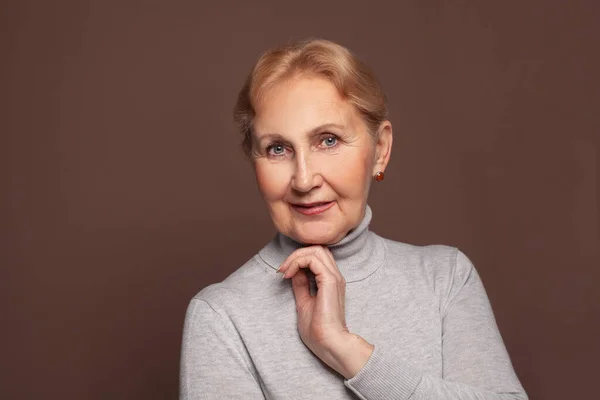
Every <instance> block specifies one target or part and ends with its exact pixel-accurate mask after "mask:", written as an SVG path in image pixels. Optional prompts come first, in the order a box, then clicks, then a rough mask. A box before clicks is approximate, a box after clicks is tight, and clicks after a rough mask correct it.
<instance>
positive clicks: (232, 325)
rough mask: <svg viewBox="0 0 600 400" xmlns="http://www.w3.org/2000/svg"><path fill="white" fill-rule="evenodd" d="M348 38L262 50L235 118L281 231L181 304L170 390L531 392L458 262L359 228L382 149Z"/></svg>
mask: <svg viewBox="0 0 600 400" xmlns="http://www.w3.org/2000/svg"><path fill="white" fill-rule="evenodd" d="M386 118H387V110H386V103H385V96H384V94H383V91H382V89H381V87H380V85H379V83H378V82H377V80H376V78H375V77H374V75H373V74H372V72H371V71H370V69H369V68H368V67H366V66H365V65H364V64H362V63H361V62H360V61H358V60H357V59H356V58H355V57H354V56H353V55H352V54H351V53H350V52H349V51H348V50H347V49H345V48H343V47H341V46H339V45H337V44H334V43H332V42H328V41H324V40H308V41H304V42H300V43H295V44H291V45H287V46H284V47H281V48H278V49H275V50H271V51H268V52H267V53H265V54H264V55H263V56H262V57H261V58H260V59H259V61H258V62H257V64H256V65H255V67H254V68H253V70H252V72H251V74H250V76H249V78H248V80H247V82H246V84H245V86H244V87H243V88H242V90H241V92H240V95H239V98H238V102H237V104H236V108H235V120H236V122H237V123H238V125H239V127H240V129H241V131H242V133H243V135H244V148H245V150H246V152H247V154H248V156H249V157H251V159H252V162H253V166H254V170H255V174H256V180H257V183H258V187H259V189H260V192H261V194H262V195H263V197H264V199H265V202H266V204H267V207H268V209H269V212H270V215H271V218H272V220H273V223H274V225H275V227H276V228H277V231H278V234H277V235H276V237H275V238H274V239H273V240H272V241H271V242H270V243H268V244H267V245H266V246H265V247H264V248H263V249H262V250H260V251H259V252H258V254H257V255H256V256H254V257H253V258H252V259H251V260H249V261H248V262H247V263H246V264H245V265H243V266H242V267H241V268H240V269H238V270H237V271H236V272H234V273H233V274H232V275H230V276H229V277H228V278H227V279H225V280H224V281H223V282H221V283H217V284H214V285H211V286H208V287H206V288H205V289H203V290H202V291H201V292H200V293H199V294H198V295H197V296H196V297H195V298H194V299H193V300H192V302H191V304H190V306H189V308H188V312H187V315H186V321H185V328H184V338H183V346H182V347H183V348H182V361H181V398H182V399H200V398H201V399H206V398H211V399H212V398H219V399H226V398H227V399H230V398H243V399H254V398H268V399H304V398H306V399H316V398H318V399H352V398H360V399H526V398H527V396H526V394H525V392H524V391H523V388H522V387H521V385H520V383H519V380H518V379H517V377H516V375H515V373H514V370H513V368H512V365H511V362H510V359H509V356H508V354H507V352H506V349H505V347H504V344H503V342H502V338H501V337H500V333H499V332H498V329H497V327H496V323H495V321H494V316H493V313H492V310H491V308H490V304H489V301H488V299H487V296H486V293H485V290H484V287H483V285H482V283H481V280H480V279H479V277H478V275H477V272H476V271H475V269H474V268H473V265H472V264H471V262H470V261H469V260H468V259H467V257H466V256H465V255H464V254H463V253H461V252H460V251H458V250H457V249H455V248H450V247H446V246H425V247H418V246H412V245H408V244H403V243H398V242H394V241H391V240H387V239H384V238H381V237H379V236H378V235H376V234H375V233H373V232H371V231H369V229H368V226H369V223H370V221H371V209H370V208H369V206H368V205H367V197H368V193H369V188H370V186H371V182H373V180H375V181H381V180H383V177H384V171H385V168H386V166H387V164H388V161H389V159H390V154H391V148H392V125H391V123H390V122H389V121H388V120H387V119H386Z"/></svg>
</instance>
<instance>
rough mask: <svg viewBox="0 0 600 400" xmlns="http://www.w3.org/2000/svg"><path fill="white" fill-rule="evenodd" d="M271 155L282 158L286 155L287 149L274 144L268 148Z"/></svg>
mask: <svg viewBox="0 0 600 400" xmlns="http://www.w3.org/2000/svg"><path fill="white" fill-rule="evenodd" d="M267 151H268V153H269V154H271V155H274V156H280V155H282V154H283V153H285V147H284V146H283V145H282V144H274V145H272V146H269V147H268V148H267Z"/></svg>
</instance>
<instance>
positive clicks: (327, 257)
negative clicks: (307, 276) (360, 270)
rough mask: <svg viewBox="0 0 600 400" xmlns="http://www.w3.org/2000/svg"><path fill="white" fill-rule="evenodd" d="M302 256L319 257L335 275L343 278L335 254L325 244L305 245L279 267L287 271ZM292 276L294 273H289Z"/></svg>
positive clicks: (282, 270) (282, 271)
mask: <svg viewBox="0 0 600 400" xmlns="http://www.w3.org/2000/svg"><path fill="white" fill-rule="evenodd" d="M300 257H303V258H304V257H315V258H317V259H319V260H320V261H321V262H322V263H323V265H324V266H325V267H326V268H327V269H328V270H329V272H330V273H331V274H332V275H334V276H335V277H337V278H338V279H343V278H342V275H341V273H340V272H339V269H338V268H337V265H336V264H335V260H334V259H333V255H331V252H330V251H329V250H328V249H327V248H325V247H323V246H310V247H304V248H301V249H298V250H296V251H294V252H293V253H292V254H290V255H289V256H288V258H287V259H286V260H285V261H284V262H283V263H282V264H281V267H279V272H281V273H285V272H287V271H288V269H289V267H290V265H292V264H293V263H294V262H295V261H296V260H297V259H298V258H300ZM311 270H312V269H311ZM313 272H316V271H313ZM315 275H316V274H315ZM290 276H293V275H291V274H290V275H287V277H290Z"/></svg>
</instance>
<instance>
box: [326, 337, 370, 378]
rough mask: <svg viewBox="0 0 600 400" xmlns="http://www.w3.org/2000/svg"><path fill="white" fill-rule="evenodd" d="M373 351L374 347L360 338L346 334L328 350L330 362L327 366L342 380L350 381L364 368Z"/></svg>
mask: <svg viewBox="0 0 600 400" xmlns="http://www.w3.org/2000/svg"><path fill="white" fill-rule="evenodd" d="M374 349H375V346H373V345H372V344H371V343H369V342H367V341H366V340H365V339H364V338H363V337H362V336H360V335H357V334H355V333H351V332H346V333H344V334H342V336H341V337H340V340H336V341H335V344H334V346H333V347H332V348H331V349H329V355H330V358H331V360H330V362H328V363H327V364H329V366H330V367H331V368H333V369H335V370H336V371H337V372H339V373H340V374H341V375H343V376H344V378H346V379H350V378H352V377H354V376H355V375H356V374H357V373H358V371H360V370H361V369H362V368H363V367H364V366H365V364H366V363H367V361H368V360H369V358H370V357H371V354H373V350H374Z"/></svg>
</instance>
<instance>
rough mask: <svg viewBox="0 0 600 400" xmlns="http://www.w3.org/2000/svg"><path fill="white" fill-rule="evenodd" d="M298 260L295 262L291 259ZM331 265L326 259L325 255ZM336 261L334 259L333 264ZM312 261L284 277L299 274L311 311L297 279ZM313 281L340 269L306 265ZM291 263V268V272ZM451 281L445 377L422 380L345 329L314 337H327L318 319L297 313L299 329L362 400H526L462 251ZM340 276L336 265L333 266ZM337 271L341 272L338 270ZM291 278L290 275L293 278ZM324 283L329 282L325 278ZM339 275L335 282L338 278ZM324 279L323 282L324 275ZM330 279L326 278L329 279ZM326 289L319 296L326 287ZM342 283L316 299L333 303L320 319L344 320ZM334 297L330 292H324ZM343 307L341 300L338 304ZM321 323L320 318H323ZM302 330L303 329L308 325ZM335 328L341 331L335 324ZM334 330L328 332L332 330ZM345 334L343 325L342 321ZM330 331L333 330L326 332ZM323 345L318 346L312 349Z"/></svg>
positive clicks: (301, 297) (446, 307) (295, 283)
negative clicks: (316, 334)
mask: <svg viewBox="0 0 600 400" xmlns="http://www.w3.org/2000/svg"><path fill="white" fill-rule="evenodd" d="M290 258H291V259H293V257H292V256H290ZM321 259H322V260H325V257H324V256H322V257H321ZM332 259H333V257H331V260H332ZM303 263H304V264H306V263H307V258H306V256H305V257H303V258H300V259H299V261H296V262H294V261H291V262H287V263H284V264H283V265H282V268H283V269H284V271H286V272H287V273H286V276H288V275H289V276H294V278H292V279H294V280H295V281H294V280H293V287H294V293H295V295H296V299H297V303H299V304H300V305H303V307H304V308H309V307H308V306H307V304H309V303H307V301H309V300H307V298H306V292H304V289H300V288H303V287H304V284H305V283H307V282H305V281H304V280H305V279H306V277H305V276H304V274H296V272H297V270H298V269H299V268H300V267H302V266H300V267H296V266H295V265H301V264H303ZM308 264H309V265H307V266H304V267H308V268H310V269H311V271H313V272H314V273H315V276H316V277H317V279H318V277H319V274H320V275H322V276H323V275H328V274H329V273H330V272H329V271H331V270H332V267H333V266H335V264H333V266H332V265H328V266H324V265H320V264H324V263H323V262H316V261H315V262H312V263H308ZM290 265H291V267H290ZM452 267H453V270H452V271H453V276H452V277H451V279H450V282H452V284H451V286H450V289H449V291H448V296H447V299H446V300H445V301H444V303H443V304H442V307H441V312H442V318H443V320H442V329H443V335H442V338H441V339H442V359H443V377H442V378H438V377H435V376H430V375H426V374H422V373H421V372H419V370H418V369H417V368H415V367H414V366H412V365H410V362H409V361H406V360H402V359H400V358H399V357H398V356H397V355H396V354H394V352H393V351H392V350H391V349H386V348H385V347H382V345H379V344H375V346H373V345H371V344H369V343H368V342H366V341H365V340H364V339H362V338H360V337H359V336H357V335H353V334H351V333H350V332H348V331H347V329H343V328H342V329H335V328H334V329H329V331H331V333H329V334H326V335H323V334H322V333H321V335H322V336H321V337H322V338H327V340H318V339H317V340H315V339H314V338H311V332H312V333H314V332H317V333H319V332H323V331H324V329H322V328H316V327H315V326H316V325H318V324H320V322H319V321H316V322H315V318H313V319H312V320H311V321H307V318H306V317H305V318H302V316H301V311H302V308H299V310H298V311H299V330H300V333H301V336H303V334H304V336H307V338H304V337H303V340H304V341H305V343H307V342H308V343H310V345H309V344H308V343H307V345H308V347H309V348H310V349H311V350H312V351H313V352H314V353H315V354H316V355H317V356H318V357H319V358H321V360H323V361H324V362H325V363H326V364H328V365H329V366H330V367H332V368H334V369H335V370H336V371H338V372H339V373H340V374H342V375H343V376H344V377H345V378H346V379H345V384H346V386H347V387H348V388H350V389H351V390H352V391H353V392H354V393H355V394H356V395H357V396H358V397H359V398H361V399H366V400H376V399H377V400H380V399H405V400H409V399H410V400H416V399H430V400H438V399H439V400H442V399H450V400H452V399H456V400H458V399H460V400H463V399H478V400H488V399H489V400H496V399H497V400H508V399H514V400H525V399H527V395H526V393H525V391H524V390H523V388H522V386H521V384H520V383H519V380H518V378H517V377H516V374H515V373H514V370H513V367H512V364H511V362H510V358H509V356H508V353H507V351H506V348H505V346H504V343H503V341H502V338H501V336H500V333H499V331H498V328H497V326H496V322H495V319H494V315H493V312H492V309H491V306H490V303H489V300H488V298H487V295H486V292H485V289H484V287H483V284H482V282H481V280H480V278H479V276H478V274H477V271H476V270H475V268H474V267H473V265H472V263H471V262H470V261H469V260H468V258H467V257H466V256H465V255H464V254H463V253H461V252H460V251H458V250H456V257H455V262H454V265H453V266H452ZM335 269H336V270H337V267H336V268H335ZM338 273H339V271H338ZM289 276H288V277H289ZM325 278H326V277H325ZM333 278H335V274H333V273H332V275H331V276H330V277H329V280H333ZM322 280H323V277H322ZM324 280H327V279H324ZM322 288H323V289H325V290H323V291H322V290H321V289H322ZM342 289H343V285H338V286H337V293H334V292H336V286H334V285H323V286H319V292H318V293H317V296H315V297H314V300H312V302H313V303H312V305H313V307H314V306H315V305H316V304H318V302H319V300H318V299H317V298H318V297H319V295H322V299H321V301H322V302H325V301H326V300H329V306H322V307H321V309H323V308H324V309H326V310H328V311H330V312H331V315H329V316H328V317H327V316H326V317H323V316H321V317H320V320H321V321H344V320H343V307H341V308H337V309H336V307H335V305H336V302H335V301H334V299H336V298H343V295H342V294H341V293H339V292H340V291H342ZM326 291H329V293H323V292H326ZM337 304H339V301H338V302H337ZM317 320H318V319H317ZM300 324H304V325H305V327H302V326H301V325H300ZM333 326H335V325H333ZM333 326H330V327H329V328H332V327H333ZM343 327H344V328H345V322H343ZM325 330H327V329H325ZM315 342H317V343H319V344H318V345H315V344H314V343H315Z"/></svg>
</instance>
